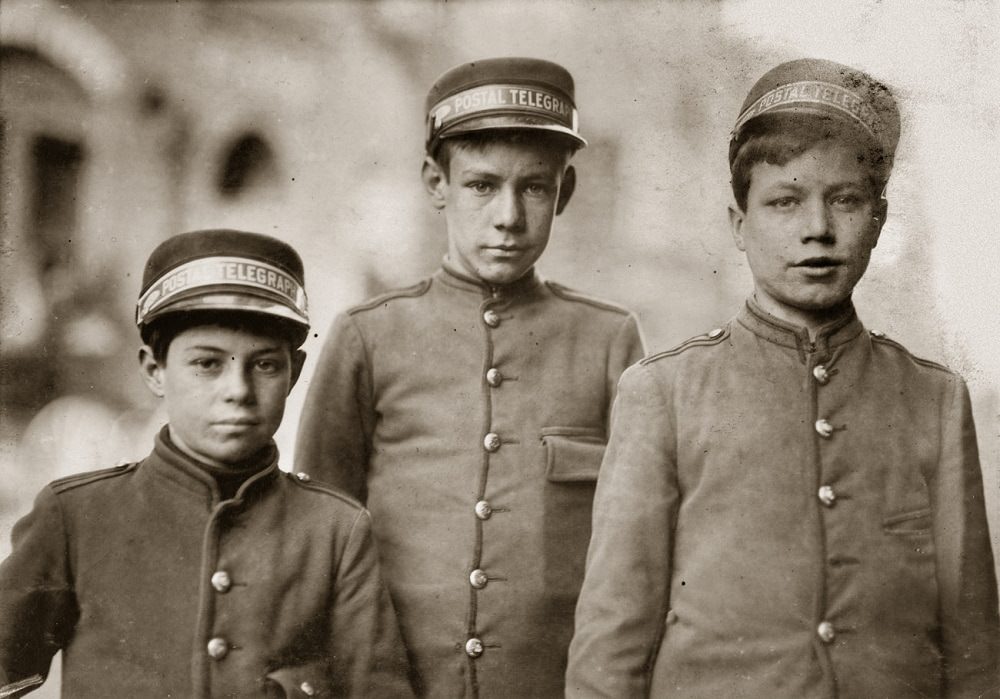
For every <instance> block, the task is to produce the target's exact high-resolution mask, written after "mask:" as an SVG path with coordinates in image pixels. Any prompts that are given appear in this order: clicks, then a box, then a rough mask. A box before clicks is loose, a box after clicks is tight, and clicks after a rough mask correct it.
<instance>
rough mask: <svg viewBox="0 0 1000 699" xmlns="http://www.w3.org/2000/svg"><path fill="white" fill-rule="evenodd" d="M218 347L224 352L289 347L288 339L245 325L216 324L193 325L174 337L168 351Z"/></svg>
mask: <svg viewBox="0 0 1000 699" xmlns="http://www.w3.org/2000/svg"><path fill="white" fill-rule="evenodd" d="M195 348H201V349H207V348H212V349H218V350H220V351H224V352H232V353H237V352H248V351H261V350H271V349H277V350H280V349H289V343H288V340H286V339H285V338H283V337H279V336H276V335H272V334H269V333H266V332H262V331H260V330H255V329H252V328H249V327H246V326H233V327H229V326H226V325H217V324H214V323H213V324H204V325H193V326H191V327H189V328H186V329H184V330H182V331H180V332H179V333H177V335H176V336H175V337H174V339H173V341H172V342H171V343H170V351H175V350H177V351H184V350H187V349H195Z"/></svg>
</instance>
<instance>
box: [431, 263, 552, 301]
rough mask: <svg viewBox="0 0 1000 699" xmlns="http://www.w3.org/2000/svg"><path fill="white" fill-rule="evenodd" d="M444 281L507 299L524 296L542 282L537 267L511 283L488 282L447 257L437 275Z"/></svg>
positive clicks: (458, 287)
mask: <svg viewBox="0 0 1000 699" xmlns="http://www.w3.org/2000/svg"><path fill="white" fill-rule="evenodd" d="M436 276H437V277H438V279H440V280H441V282H442V283H444V284H447V285H448V286H450V287H453V288H456V289H461V290H463V291H469V292H473V293H476V294H479V295H480V296H482V297H483V298H497V299H507V298H513V297H516V296H522V295H524V294H527V293H529V292H531V291H534V290H535V289H537V288H538V287H539V286H541V284H542V280H541V278H540V277H539V276H538V274H537V273H536V272H535V268H534V267H532V268H531V269H529V270H528V271H527V272H526V273H525V274H524V276H523V277H521V278H520V279H518V280H517V281H514V282H511V283H510V284H487V283H486V282H484V281H483V280H481V279H476V278H475V277H472V276H471V275H469V274H468V273H466V272H465V271H463V270H462V269H461V268H459V266H458V265H456V264H455V263H454V262H452V261H451V260H449V259H448V258H447V257H445V258H444V261H443V262H442V263H441V270H440V271H439V272H438V273H437V275H436Z"/></svg>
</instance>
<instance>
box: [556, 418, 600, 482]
mask: <svg viewBox="0 0 1000 699" xmlns="http://www.w3.org/2000/svg"><path fill="white" fill-rule="evenodd" d="M542 444H543V445H544V446H545V461H546V464H545V477H546V478H547V479H548V480H549V481H551V482H553V483H586V482H593V481H596V480H597V474H598V472H600V470H601V460H602V459H603V458H604V448H605V446H607V440H606V439H605V437H604V430H603V429H600V428H596V427H545V428H543V429H542Z"/></svg>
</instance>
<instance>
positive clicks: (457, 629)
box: [297, 263, 642, 697]
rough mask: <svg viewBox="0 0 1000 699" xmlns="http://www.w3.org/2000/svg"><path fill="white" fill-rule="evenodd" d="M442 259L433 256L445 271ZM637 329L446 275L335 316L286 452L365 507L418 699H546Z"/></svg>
mask: <svg viewBox="0 0 1000 699" xmlns="http://www.w3.org/2000/svg"><path fill="white" fill-rule="evenodd" d="M446 265H447V263H446ZM641 354H642V347H641V341H640V338H639V332H638V326H637V323H636V319H635V317H634V316H633V315H631V314H630V313H628V312H627V311H625V310H623V309H621V308H618V307H617V306H612V305H609V304H606V303H603V302H600V301H596V300H594V299H591V298H588V297H585V296H582V295H579V294H576V293H574V292H572V291H569V290H567V289H565V288H564V287H562V286H559V285H558V284H555V283H552V282H543V281H542V280H540V279H539V278H538V277H537V276H535V275H534V274H533V273H532V274H529V275H528V276H527V277H526V278H524V279H522V280H520V281H518V282H516V283H514V284H513V285H510V286H507V287H500V288H492V289H491V288H488V287H485V286H483V285H481V284H479V283H477V282H475V281H473V280H471V279H469V278H467V277H465V276H463V275H461V274H460V273H459V272H457V271H455V270H453V269H452V268H451V267H450V266H446V268H445V269H443V270H440V271H438V272H437V273H436V274H435V275H434V276H432V277H430V278H429V279H425V280H424V281H422V282H421V283H419V284H417V285H416V286H413V287H410V288H408V289H402V290H399V291H395V292H391V293H389V294H386V295H384V296H381V297H378V298H376V299H374V300H372V301H371V302H369V303H366V304H364V305H361V306H358V307H357V308H354V309H352V310H350V311H348V312H347V313H345V314H343V315H341V316H340V317H339V318H338V319H337V320H336V321H335V322H334V325H333V329H332V331H331V334H330V337H329V339H328V341H327V344H326V346H325V348H324V351H323V354H322V356H321V357H320V360H319V366H318V368H317V370H316V374H315V376H314V378H313V381H312V385H311V386H310V391H309V395H308V398H307V401H306V407H305V410H304V413H303V418H302V422H301V424H300V433H299V443H298V447H297V448H298V457H299V458H300V459H302V463H303V464H304V465H305V467H306V468H309V469H311V470H313V471H314V472H315V475H316V476H317V477H320V478H324V479H328V480H329V481H330V482H332V483H334V484H336V485H338V486H340V487H343V488H346V489H347V490H348V491H350V492H351V493H353V494H355V495H357V496H358V497H360V498H366V500H367V505H368V507H369V509H370V510H371V512H372V520H373V522H374V527H375V535H376V539H377V541H378V544H379V548H380V555H381V557H382V565H383V571H384V573H385V575H386V579H387V582H388V585H389V589H390V592H391V593H392V596H393V600H394V602H395V604H396V608H397V611H398V613H399V618H400V625H401V626H402V630H403V637H404V641H405V643H406V645H407V648H408V649H409V651H410V654H411V659H412V661H413V662H414V664H415V668H416V671H417V673H416V674H417V677H416V684H417V687H418V689H419V690H420V691H421V692H422V693H425V694H427V695H429V696H435V697H438V696H440V697H457V696H463V695H465V696H483V697H487V696H504V697H531V696H561V694H562V691H563V682H564V677H565V666H566V650H567V648H568V646H569V640H570V637H571V635H572V627H573V609H574V606H575V603H576V598H577V595H578V593H579V589H580V583H581V582H582V580H583V564H584V559H585V556H586V547H587V542H588V540H589V538H590V518H591V503H592V499H593V495H594V484H595V480H596V478H597V471H598V469H599V467H600V463H601V457H602V455H603V453H604V446H605V441H606V440H605V432H606V428H607V422H608V417H609V413H610V406H611V404H612V400H613V397H614V394H615V390H616V386H617V383H618V379H619V376H620V374H621V373H622V371H624V369H625V367H627V366H628V365H629V364H631V363H633V362H635V361H637V360H638V359H639V357H640V356H641Z"/></svg>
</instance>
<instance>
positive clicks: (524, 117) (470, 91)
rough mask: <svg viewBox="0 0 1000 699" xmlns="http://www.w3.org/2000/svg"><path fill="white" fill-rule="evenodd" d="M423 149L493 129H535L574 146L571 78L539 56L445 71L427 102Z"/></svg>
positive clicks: (576, 138)
mask: <svg viewBox="0 0 1000 699" xmlns="http://www.w3.org/2000/svg"><path fill="white" fill-rule="evenodd" d="M425 106H426V114H427V117H426V118H427V143H426V145H427V151H428V152H429V153H430V152H433V150H434V148H436V147H437V144H438V143H439V142H440V140H441V139H442V138H447V137H449V136H455V135H458V134H462V133H470V132H473V131H487V130H494V129H537V130H543V131H550V132H553V133H560V134H563V135H565V136H568V137H569V138H570V139H571V140H572V141H573V142H574V143H575V144H576V145H577V146H578V147H583V146H585V145H586V144H587V142H586V141H585V140H584V139H583V137H582V136H580V134H579V124H578V121H579V118H578V114H577V111H576V102H575V88H574V84H573V76H572V75H570V73H569V71H567V70H566V69H565V68H563V67H562V66H560V65H558V64H557V63H552V62H551V61H545V60H542V59H538V58H488V59H484V60H480V61H473V62H471V63H464V64H462V65H459V66H456V67H454V68H452V69H451V70H449V71H447V72H446V73H444V74H443V75H442V76H441V77H440V78H438V80H437V82H435V83H434V85H433V87H431V90H430V92H429V93H428V95H427V101H426V105H425Z"/></svg>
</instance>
